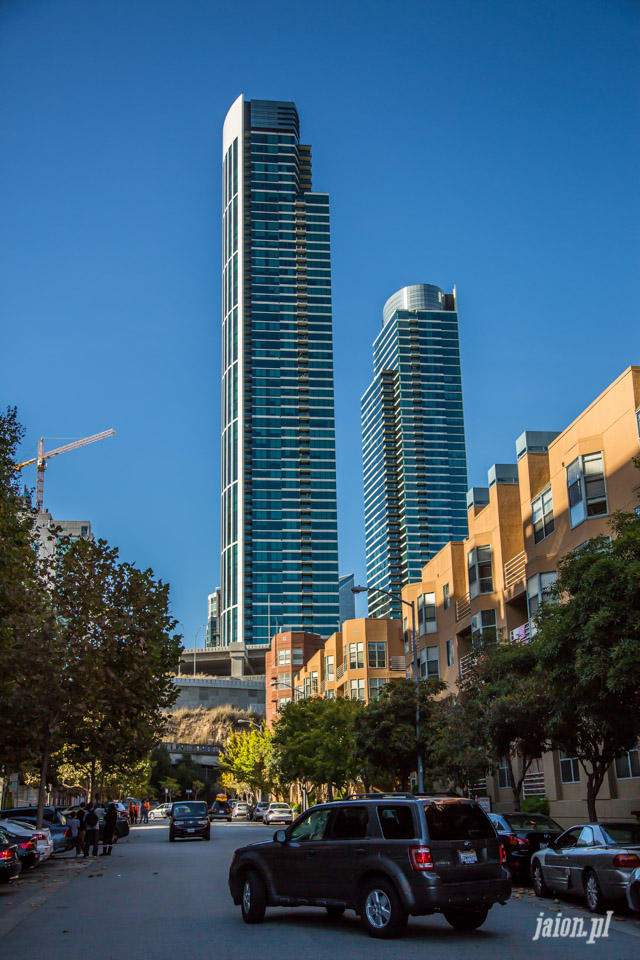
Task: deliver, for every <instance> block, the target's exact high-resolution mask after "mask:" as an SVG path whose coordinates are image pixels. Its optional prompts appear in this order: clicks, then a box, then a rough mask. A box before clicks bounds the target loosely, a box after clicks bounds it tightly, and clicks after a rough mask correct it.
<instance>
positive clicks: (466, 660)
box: [460, 653, 476, 680]
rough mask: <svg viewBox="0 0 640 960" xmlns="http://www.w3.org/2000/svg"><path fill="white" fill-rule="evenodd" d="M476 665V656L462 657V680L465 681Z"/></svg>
mask: <svg viewBox="0 0 640 960" xmlns="http://www.w3.org/2000/svg"><path fill="white" fill-rule="evenodd" d="M475 665H476V658H475V654H473V653H468V654H467V655H466V656H465V657H460V679H461V680H464V678H465V677H466V676H468V675H469V674H470V673H471V671H472V670H473V668H474V667H475Z"/></svg>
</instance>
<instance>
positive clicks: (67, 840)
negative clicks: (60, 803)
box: [20, 815, 73, 853]
mask: <svg viewBox="0 0 640 960" xmlns="http://www.w3.org/2000/svg"><path fill="white" fill-rule="evenodd" d="M60 820H63V821H64V823H60ZM20 821H21V822H22V823H26V824H27V826H31V827H32V828H33V829H35V826H36V823H37V822H38V818H37V817H35V816H34V817H28V816H24V817H20ZM42 826H43V828H45V827H46V828H47V829H48V830H49V832H50V834H51V840H52V842H53V852H54V853H64V852H65V850H71V849H72V848H73V840H72V839H71V830H70V828H69V827H68V826H67V821H66V817H65V816H64V815H63V816H61V817H58V819H57V820H56V822H55V823H54V822H53V821H51V820H43V821H42Z"/></svg>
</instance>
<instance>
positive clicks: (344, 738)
mask: <svg viewBox="0 0 640 960" xmlns="http://www.w3.org/2000/svg"><path fill="white" fill-rule="evenodd" d="M361 710H362V706H361V704H360V703H359V702H358V701H357V700H345V699H343V698H339V699H337V700H325V699H324V698H322V697H310V698H307V699H305V700H299V701H298V702H297V703H289V704H287V705H286V707H285V708H284V710H283V711H282V713H281V714H280V717H279V719H278V720H277V722H276V723H275V724H274V732H273V757H274V767H275V769H276V771H277V774H278V778H279V779H280V781H281V782H283V783H287V784H291V783H293V782H295V781H300V782H302V783H305V784H306V783H307V782H308V781H310V782H311V783H312V784H314V786H316V787H319V786H321V785H326V787H327V794H328V798H329V799H330V800H331V799H333V793H334V791H335V790H341V789H343V788H344V787H345V786H346V784H347V783H348V782H349V781H350V780H352V779H353V778H354V776H355V771H356V765H355V761H354V752H353V747H354V742H353V733H352V730H353V721H354V718H355V717H356V716H357V715H358V714H359V713H360V712H361Z"/></svg>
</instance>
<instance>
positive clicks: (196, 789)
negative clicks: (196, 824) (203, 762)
mask: <svg viewBox="0 0 640 960" xmlns="http://www.w3.org/2000/svg"><path fill="white" fill-rule="evenodd" d="M191 786H192V787H193V797H194V800H197V799H198V794H199V793H200V791H201V790H204V788H205V787H206V783H205V782H204V780H194V781H193V783H192V784H191Z"/></svg>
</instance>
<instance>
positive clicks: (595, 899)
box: [584, 870, 606, 913]
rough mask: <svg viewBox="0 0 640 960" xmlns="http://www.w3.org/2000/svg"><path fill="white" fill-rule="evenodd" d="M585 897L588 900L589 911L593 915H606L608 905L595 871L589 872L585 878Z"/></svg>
mask: <svg viewBox="0 0 640 960" xmlns="http://www.w3.org/2000/svg"><path fill="white" fill-rule="evenodd" d="M584 895H585V897H586V899H587V909H588V910H590V911H591V913H604V911H605V908H606V904H605V901H604V897H603V896H602V890H601V889H600V884H599V883H598V878H597V877H596V875H595V873H594V872H593V870H588V871H587V873H586V875H585V878H584Z"/></svg>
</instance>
